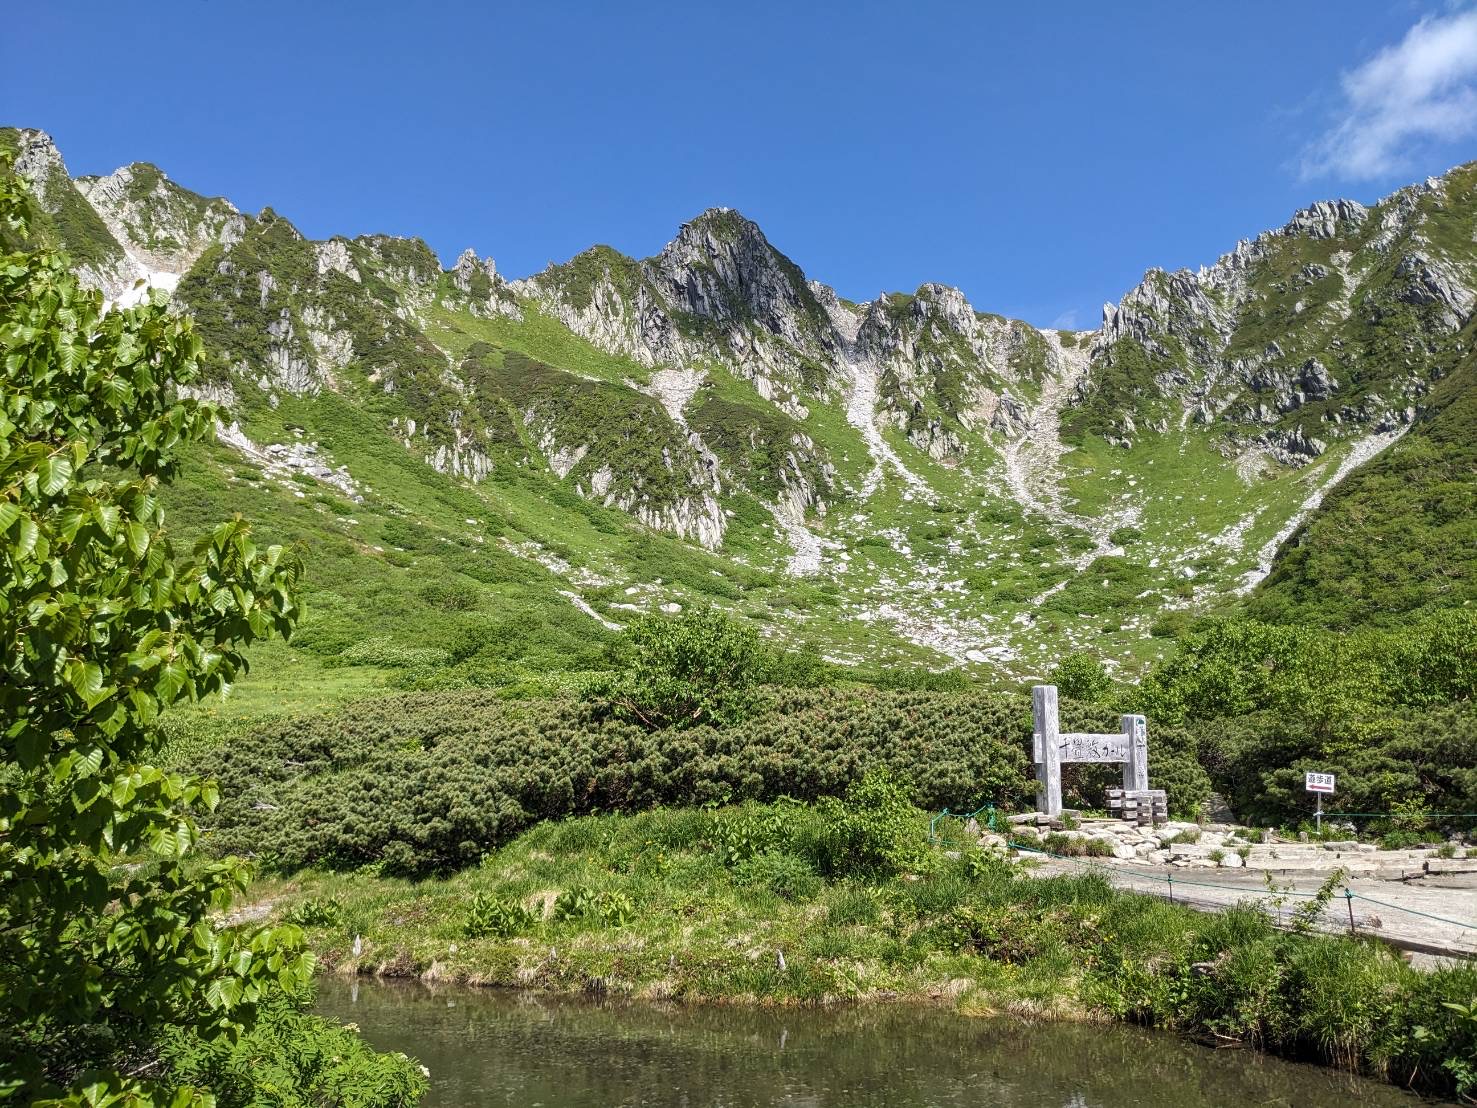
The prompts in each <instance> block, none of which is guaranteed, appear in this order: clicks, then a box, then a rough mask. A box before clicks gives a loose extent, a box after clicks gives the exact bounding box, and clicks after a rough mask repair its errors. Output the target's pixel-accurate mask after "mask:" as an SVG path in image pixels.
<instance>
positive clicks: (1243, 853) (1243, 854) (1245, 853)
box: [1236, 846, 1251, 862]
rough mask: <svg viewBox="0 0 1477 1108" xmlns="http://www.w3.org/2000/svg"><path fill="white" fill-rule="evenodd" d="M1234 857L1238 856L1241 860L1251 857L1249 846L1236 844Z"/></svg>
mask: <svg viewBox="0 0 1477 1108" xmlns="http://www.w3.org/2000/svg"><path fill="white" fill-rule="evenodd" d="M1236 857H1238V858H1240V859H1241V860H1242V861H1243V862H1244V861H1246V859H1248V858H1250V857H1251V847H1249V846H1238V847H1237V848H1236Z"/></svg>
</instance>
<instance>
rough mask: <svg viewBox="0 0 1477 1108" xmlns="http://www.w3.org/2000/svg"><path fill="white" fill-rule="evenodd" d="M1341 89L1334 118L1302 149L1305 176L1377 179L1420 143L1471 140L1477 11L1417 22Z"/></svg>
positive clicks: (1476, 94)
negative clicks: (1336, 118)
mask: <svg viewBox="0 0 1477 1108" xmlns="http://www.w3.org/2000/svg"><path fill="white" fill-rule="evenodd" d="M1342 86H1343V93H1344V104H1343V107H1342V109H1341V112H1340V116H1341V118H1340V119H1339V121H1338V122H1337V123H1336V124H1335V125H1334V126H1333V127H1332V128H1331V129H1330V130H1329V131H1328V133H1326V134H1325V135H1323V136H1322V137H1321V138H1320V139H1318V141H1317V142H1315V143H1313V144H1312V145H1310V146H1309V147H1308V148H1307V149H1306V150H1305V151H1304V152H1303V163H1302V174H1303V177H1304V178H1308V177H1317V176H1322V175H1325V174H1336V175H1338V176H1342V177H1351V178H1359V179H1368V178H1374V177H1384V176H1388V175H1390V174H1392V173H1395V172H1397V171H1399V170H1401V169H1402V168H1404V165H1405V161H1406V158H1407V157H1408V156H1409V154H1410V153H1411V151H1412V148H1413V147H1415V146H1418V145H1419V144H1421V143H1423V142H1429V141H1433V140H1434V141H1439V142H1456V141H1459V140H1461V139H1464V138H1468V137H1470V136H1472V135H1477V9H1471V8H1469V9H1467V10H1466V11H1459V12H1455V13H1453V14H1451V15H1446V16H1439V17H1436V16H1428V17H1426V18H1425V19H1422V20H1421V21H1420V22H1419V23H1417V24H1416V25H1415V26H1414V27H1412V28H1411V29H1410V30H1409V31H1407V32H1406V33H1405V37H1404V38H1403V39H1401V40H1400V41H1399V42H1398V43H1396V44H1395V45H1393V46H1387V47H1385V49H1383V50H1381V51H1380V52H1379V53H1378V54H1376V55H1375V56H1374V57H1372V58H1370V59H1369V60H1368V61H1367V62H1365V63H1364V64H1363V65H1361V66H1359V67H1358V68H1357V69H1354V70H1351V71H1350V72H1348V73H1345V74H1344V75H1343V80H1342Z"/></svg>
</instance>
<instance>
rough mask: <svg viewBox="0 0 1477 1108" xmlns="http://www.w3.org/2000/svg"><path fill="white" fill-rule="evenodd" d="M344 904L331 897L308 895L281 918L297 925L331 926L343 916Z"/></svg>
mask: <svg viewBox="0 0 1477 1108" xmlns="http://www.w3.org/2000/svg"><path fill="white" fill-rule="evenodd" d="M343 914H344V906H343V905H342V904H340V903H339V902H338V901H337V900H335V899H334V898H333V897H324V898H322V899H319V898H317V897H310V898H309V899H307V900H304V901H303V902H302V903H301V904H294V905H293V906H292V907H291V908H289V909H288V910H287V911H286V912H284V913H283V914H282V918H283V919H284V920H285V921H286V922H288V923H292V924H296V925H297V926H298V927H332V926H334V925H335V924H336V923H338V922H339V920H341V919H342V918H343Z"/></svg>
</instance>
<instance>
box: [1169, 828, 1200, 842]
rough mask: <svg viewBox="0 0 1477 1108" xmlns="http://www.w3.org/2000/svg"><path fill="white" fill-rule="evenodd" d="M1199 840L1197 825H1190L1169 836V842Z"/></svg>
mask: <svg viewBox="0 0 1477 1108" xmlns="http://www.w3.org/2000/svg"><path fill="white" fill-rule="evenodd" d="M1199 841H1200V828H1198V827H1192V828H1189V829H1188V830H1185V831H1180V832H1178V833H1177V834H1175V835H1173V836H1171V838H1170V839H1169V842H1171V843H1198V842H1199Z"/></svg>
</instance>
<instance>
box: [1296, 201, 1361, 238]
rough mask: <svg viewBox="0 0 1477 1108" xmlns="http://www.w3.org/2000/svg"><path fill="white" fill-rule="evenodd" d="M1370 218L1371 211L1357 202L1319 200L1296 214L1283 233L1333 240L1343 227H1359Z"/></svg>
mask: <svg viewBox="0 0 1477 1108" xmlns="http://www.w3.org/2000/svg"><path fill="white" fill-rule="evenodd" d="M1368 218H1369V209H1368V208H1366V207H1365V206H1364V205H1363V204H1361V203H1359V202H1358V201H1357V200H1319V201H1318V202H1317V203H1315V204H1312V205H1310V206H1309V207H1306V208H1304V209H1302V211H1299V212H1296V213H1294V215H1293V217H1292V218H1291V219H1290V220H1288V221H1287V225H1286V226H1285V227H1283V228H1282V233H1283V234H1286V235H1307V236H1308V237H1309V238H1314V239H1331V238H1333V237H1334V236H1335V235H1337V234H1338V233H1339V229H1340V226H1341V225H1345V224H1348V225H1352V226H1356V227H1357V226H1358V225H1359V224H1361V223H1363V222H1364V221H1365V220H1366V219H1368Z"/></svg>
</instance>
